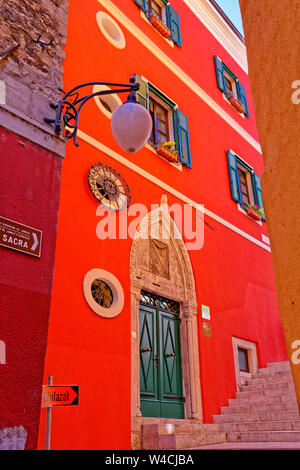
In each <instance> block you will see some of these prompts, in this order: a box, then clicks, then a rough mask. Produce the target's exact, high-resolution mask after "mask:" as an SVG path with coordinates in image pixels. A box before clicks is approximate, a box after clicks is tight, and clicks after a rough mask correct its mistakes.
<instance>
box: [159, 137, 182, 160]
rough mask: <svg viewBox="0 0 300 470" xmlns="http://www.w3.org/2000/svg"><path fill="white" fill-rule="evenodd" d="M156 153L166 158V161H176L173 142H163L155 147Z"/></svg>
mask: <svg viewBox="0 0 300 470" xmlns="http://www.w3.org/2000/svg"><path fill="white" fill-rule="evenodd" d="M156 151H157V153H158V154H159V155H160V156H161V157H163V158H165V159H166V160H168V162H171V163H176V162H178V152H177V150H175V142H164V143H163V144H160V145H158V146H157V147H156Z"/></svg>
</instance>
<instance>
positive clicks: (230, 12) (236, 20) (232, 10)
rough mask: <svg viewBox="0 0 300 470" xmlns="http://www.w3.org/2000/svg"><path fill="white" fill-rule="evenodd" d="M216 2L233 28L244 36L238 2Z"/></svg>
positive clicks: (237, 0) (225, 0)
mask: <svg viewBox="0 0 300 470" xmlns="http://www.w3.org/2000/svg"><path fill="white" fill-rule="evenodd" d="M216 2H217V4H218V5H219V6H220V7H221V8H222V10H223V11H224V13H225V14H226V15H227V16H228V18H229V19H230V21H231V22H232V23H233V24H234V26H235V27H236V28H237V29H238V30H239V32H240V33H241V34H242V35H243V36H244V30H243V23H242V17H241V12H240V5H239V0H216Z"/></svg>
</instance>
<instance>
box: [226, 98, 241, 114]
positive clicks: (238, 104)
mask: <svg viewBox="0 0 300 470" xmlns="http://www.w3.org/2000/svg"><path fill="white" fill-rule="evenodd" d="M229 101H230V104H231V105H232V106H233V107H234V109H236V110H237V111H238V112H239V113H243V112H244V106H243V104H242V103H241V102H240V101H239V100H238V99H236V98H234V96H229Z"/></svg>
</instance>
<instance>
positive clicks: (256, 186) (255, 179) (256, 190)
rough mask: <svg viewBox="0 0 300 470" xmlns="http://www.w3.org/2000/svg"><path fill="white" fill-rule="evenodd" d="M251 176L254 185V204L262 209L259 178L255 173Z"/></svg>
mask: <svg viewBox="0 0 300 470" xmlns="http://www.w3.org/2000/svg"><path fill="white" fill-rule="evenodd" d="M252 176H253V183H254V184H253V186H254V199H255V203H256V204H257V205H259V206H260V207H261V208H262V209H263V208H264V204H263V199H262V192H261V183H260V177H259V176H258V175H257V174H256V173H253V175H252ZM263 220H265V219H263Z"/></svg>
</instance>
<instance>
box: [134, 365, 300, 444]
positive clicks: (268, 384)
mask: <svg viewBox="0 0 300 470" xmlns="http://www.w3.org/2000/svg"><path fill="white" fill-rule="evenodd" d="M142 448H143V449H161V450H163V449H201V450H205V449H300V415H299V410H298V405H297V399H296V393H295V388H294V383H293V379H292V375H291V369H290V365H289V363H288V362H279V363H278V362H277V363H275V362H274V363H270V364H267V367H266V368H264V369H259V370H258V372H257V373H256V374H253V375H252V377H251V379H248V380H247V383H246V384H245V385H241V386H240V387H239V391H238V392H237V393H236V396H235V398H233V399H229V400H228V406H226V407H225V406H224V407H222V408H221V414H219V415H215V416H213V424H202V423H201V422H191V421H190V420H164V419H160V420H157V419H156V420H155V419H153V420H152V419H151V418H145V420H144V423H143V425H142Z"/></svg>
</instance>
